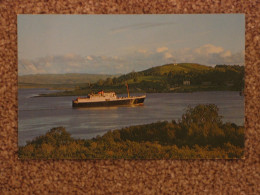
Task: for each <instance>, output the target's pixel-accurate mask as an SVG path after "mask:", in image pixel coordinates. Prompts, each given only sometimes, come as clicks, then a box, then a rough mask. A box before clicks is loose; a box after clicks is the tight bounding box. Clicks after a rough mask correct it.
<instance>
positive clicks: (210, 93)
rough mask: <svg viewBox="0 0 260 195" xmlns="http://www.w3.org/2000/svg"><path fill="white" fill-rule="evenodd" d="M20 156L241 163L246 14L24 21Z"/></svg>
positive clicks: (34, 18) (20, 61)
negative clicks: (206, 160)
mask: <svg viewBox="0 0 260 195" xmlns="http://www.w3.org/2000/svg"><path fill="white" fill-rule="evenodd" d="M17 17H18V20H17V21H18V22H17V23H18V28H17V29H18V30H17V31H18V147H19V150H18V157H19V159H147V160H148V159H241V158H243V156H244V137H245V127H244V125H245V124H244V117H245V114H244V77H245V57H244V56H245V15H244V14H180V15H178V14H167V15H165V14H159V15H155V14H151V15H55V14H52V15H30V14H29V15H28V14H27V15H26V14H21V15H18V16H17Z"/></svg>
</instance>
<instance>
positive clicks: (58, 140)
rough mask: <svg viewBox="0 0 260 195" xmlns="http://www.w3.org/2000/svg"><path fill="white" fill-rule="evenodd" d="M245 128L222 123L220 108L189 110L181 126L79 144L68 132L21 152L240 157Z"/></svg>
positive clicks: (27, 155)
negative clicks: (219, 113)
mask: <svg viewBox="0 0 260 195" xmlns="http://www.w3.org/2000/svg"><path fill="white" fill-rule="evenodd" d="M243 148H244V127H243V126H237V125H236V124H233V123H223V122H222V120H221V116H219V115H218V108H217V107H216V106H215V105H212V104H211V105H198V106H196V107H194V108H190V107H189V108H188V109H187V110H186V112H185V113H184V114H183V115H182V118H181V119H180V120H179V121H174V120H173V121H171V122H168V121H163V122H156V123H152V124H146V125H138V126H131V127H126V128H123V129H121V130H114V131H109V132H107V133H106V134H104V135H103V136H97V137H96V138H93V139H88V140H84V139H74V138H72V137H71V135H70V134H69V133H68V132H67V131H66V130H65V128H64V127H57V128H53V129H51V130H50V131H49V132H47V133H46V134H45V135H42V136H39V137H37V138H35V139H34V140H32V141H29V142H27V144H26V146H22V147H19V152H18V153H19V157H20V158H22V159H38V158H56V159H96V158H97V159H108V158H113V159H118V158H125V159H174V158H181V159H194V158H241V157H242V156H243Z"/></svg>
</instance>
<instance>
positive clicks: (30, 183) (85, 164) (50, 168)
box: [0, 0, 260, 194]
mask: <svg viewBox="0 0 260 195" xmlns="http://www.w3.org/2000/svg"><path fill="white" fill-rule="evenodd" d="M259 7H260V3H259V1H258V0H247V1H246V0H245V1H239V0H197V1H194V0H182V1H180V0H171V1H170V0H168V1H166V0H165V1H163V0H157V1H154V0H129V1H126V0H125V1H124V0H95V1H94V0H92V1H83V0H81V1H76V0H75V1H73V0H64V1H62V0H57V1H50V0H0V106H1V108H0V119H1V120H0V194H26V193H31V194H49V193H52V194H59V193H63V194H85V193H88V194H117V193H119V194H174V193H177V192H179V193H180V192H181V193H185V194H260V163H259V161H260V160H259V159H260V158H259V157H260V145H259V141H260V114H259V111H260V55H259V54H260V48H259V47H260V43H259V42H260V35H259V31H260V25H259V20H260V19H259V15H260V12H259ZM32 13H33V14H51V13H55V14H148V13H149V14H151V13H152V14H177V13H178V14H183V13H187V14H188V13H245V15H246V43H245V44H246V56H245V60H246V98H245V99H246V102H245V104H246V106H245V108H246V123H245V125H246V153H245V159H244V160H146V161H142V160H86V161H85V160H84V161H77V160H23V161H22V160H18V158H17V150H18V148H17V34H16V32H17V26H16V25H17V18H16V16H17V14H32ZM230 38H232V37H230Z"/></svg>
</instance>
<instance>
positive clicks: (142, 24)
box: [111, 22, 174, 33]
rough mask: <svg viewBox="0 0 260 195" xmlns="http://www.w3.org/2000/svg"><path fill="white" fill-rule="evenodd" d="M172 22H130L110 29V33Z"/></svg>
mask: <svg viewBox="0 0 260 195" xmlns="http://www.w3.org/2000/svg"><path fill="white" fill-rule="evenodd" d="M171 24H174V23H173V22H158V23H149V22H147V23H139V24H132V25H127V26H121V27H118V28H113V29H111V32H112V33H121V32H125V31H128V30H140V29H146V28H152V27H158V26H165V25H171Z"/></svg>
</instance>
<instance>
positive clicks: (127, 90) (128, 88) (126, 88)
mask: <svg viewBox="0 0 260 195" xmlns="http://www.w3.org/2000/svg"><path fill="white" fill-rule="evenodd" d="M125 86H126V89H127V95H128V97H130V95H129V88H128V84H127V83H125Z"/></svg>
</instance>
